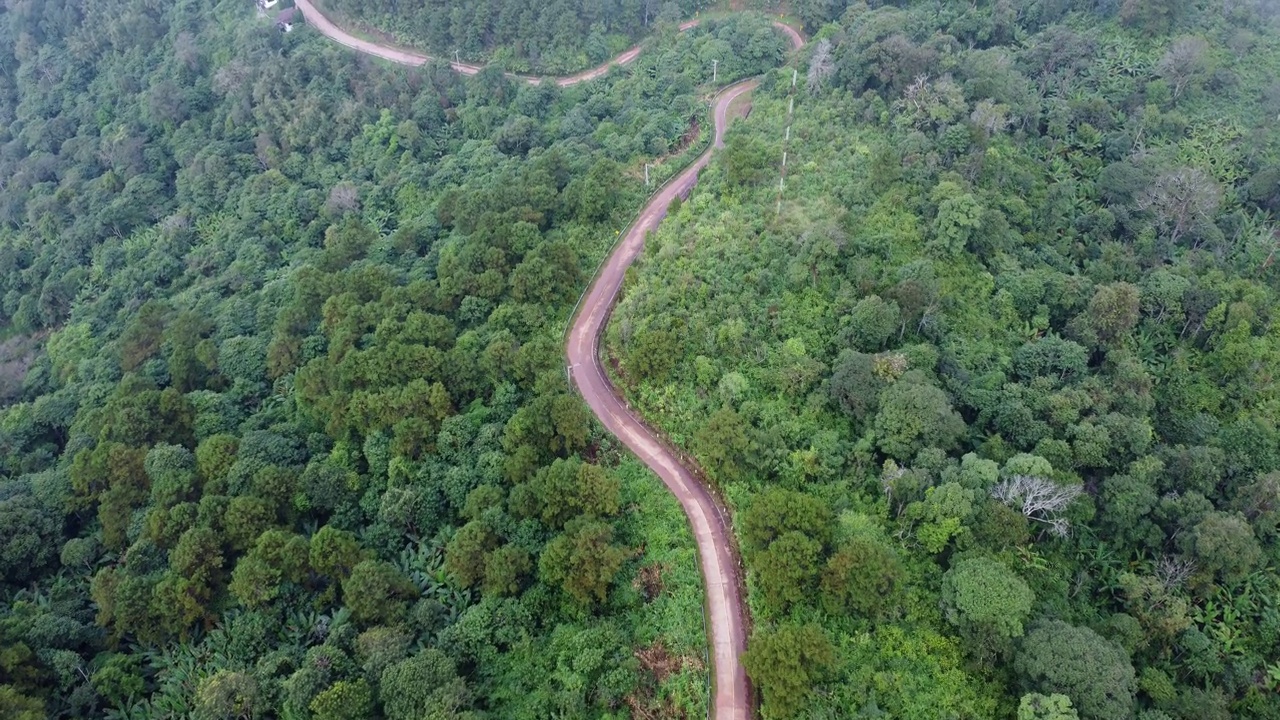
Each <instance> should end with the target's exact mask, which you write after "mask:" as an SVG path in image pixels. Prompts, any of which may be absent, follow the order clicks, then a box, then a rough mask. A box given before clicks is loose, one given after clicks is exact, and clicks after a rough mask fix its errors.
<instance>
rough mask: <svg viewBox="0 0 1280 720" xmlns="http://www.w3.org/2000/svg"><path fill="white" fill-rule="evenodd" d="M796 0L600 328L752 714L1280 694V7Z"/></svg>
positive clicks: (1272, 709)
mask: <svg viewBox="0 0 1280 720" xmlns="http://www.w3.org/2000/svg"><path fill="white" fill-rule="evenodd" d="M789 7H790V8H791V9H792V10H793V11H794V12H796V13H797V14H798V15H799V16H800V17H801V19H802V20H803V21H804V22H805V25H806V28H807V29H808V30H809V31H811V32H813V33H814V36H813V38H812V39H811V42H810V43H809V45H808V47H807V49H806V51H805V53H804V55H803V57H802V58H801V59H800V62H799V64H798V66H797V68H796V70H798V71H799V74H800V77H801V78H802V81H801V82H800V83H799V87H797V88H795V89H794V90H793V88H792V77H793V75H792V71H791V70H790V69H783V70H778V71H773V72H770V73H769V74H767V75H766V77H765V79H764V80H763V82H762V85H761V88H760V89H759V90H758V91H757V92H756V94H755V97H754V107H753V110H752V112H751V115H750V117H749V118H748V119H747V120H746V121H744V122H743V123H742V124H740V125H738V126H735V129H734V130H733V131H732V133H731V134H730V137H729V139H728V142H727V147H726V150H725V152H724V153H723V154H722V155H720V156H719V157H718V159H717V160H715V161H713V163H712V165H711V166H710V168H709V169H708V170H707V172H706V173H704V176H703V178H702V180H701V182H700V183H699V185H698V186H697V188H696V189H695V190H694V192H693V193H692V195H691V196H690V197H689V198H688V200H687V201H686V202H683V203H681V204H679V206H678V207H673V208H672V212H671V215H670V216H669V218H668V220H667V222H666V223H665V224H664V225H663V226H662V228H661V229H659V231H658V232H657V233H655V234H654V235H653V236H652V237H651V238H650V240H649V243H648V246H647V249H646V252H645V253H644V255H643V256H642V258H641V260H640V261H639V262H638V264H637V266H636V267H635V268H633V270H632V276H631V278H630V281H629V283H628V285H627V286H626V287H625V289H624V298H623V300H622V301H621V303H620V305H619V307H618V310H617V312H616V313H615V315H614V319H613V321H612V323H611V326H610V328H609V331H608V335H607V338H606V340H607V348H606V351H605V352H606V354H607V355H608V356H609V358H610V360H611V363H610V366H612V367H613V368H615V378H616V381H617V382H618V384H619V385H620V386H621V387H623V388H624V389H625V391H626V393H627V395H628V397H629V398H630V400H631V402H632V404H633V406H635V407H637V408H639V409H640V410H641V411H642V412H643V413H644V414H645V416H646V417H647V418H648V419H649V420H650V421H651V422H653V423H654V424H656V425H657V426H658V427H660V428H661V429H663V430H664V431H665V432H666V433H667V434H668V435H669V436H670V437H672V438H673V439H675V440H676V441H677V442H678V443H680V444H682V445H683V446H685V447H688V448H689V449H690V450H691V451H692V452H693V453H694V455H695V456H696V457H697V459H698V460H699V462H700V463H701V464H702V466H703V467H704V468H705V470H706V472H707V475H708V477H709V478H710V480H711V481H712V482H713V483H715V484H716V485H717V486H718V487H719V488H720V489H721V490H722V491H723V492H724V493H725V495H726V496H727V497H728V498H729V500H730V503H731V505H732V506H733V510H734V512H735V517H736V523H735V524H736V527H737V531H738V535H739V538H740V540H741V542H742V550H743V558H744V561H745V563H746V567H747V571H748V588H749V591H750V592H749V595H750V600H749V602H750V606H751V611H752V616H753V620H754V622H755V629H754V634H753V635H752V636H751V638H750V640H749V642H748V650H747V658H746V668H747V670H748V672H749V674H750V675H751V677H752V679H753V682H754V683H755V686H756V687H757V688H759V689H760V691H761V693H762V696H763V707H762V715H763V716H764V717H768V718H788V717H797V718H799V717H805V718H808V717H876V716H885V717H895V718H896V717H904V718H905V717H913V718H914V717H919V718H935V717H966V718H967V717H974V718H979V717H981V718H986V717H1004V718H1014V717H1016V718H1018V719H1019V720H1023V719H1028V720H1030V719H1032V718H1076V717H1079V718H1087V719H1089V720H1112V719H1115V720H1125V719H1131V718H1135V717H1136V718H1141V720H1167V719H1169V718H1175V719H1177V720H1203V719H1204V718H1222V719H1224V720H1225V718H1275V717H1280V701H1277V698H1278V697H1280V695H1277V693H1276V690H1277V687H1278V685H1277V683H1278V682H1280V666H1277V664H1276V658H1275V652H1274V650H1275V648H1276V647H1277V642H1278V641H1280V623H1278V622H1277V618H1280V614H1277V611H1278V609H1280V608H1278V606H1277V604H1276V597H1277V596H1278V595H1277V593H1278V591H1280V577H1278V576H1277V565H1278V563H1280V544H1278V543H1277V525H1276V520H1277V517H1278V516H1277V515H1276V503H1277V497H1278V496H1277V495H1276V491H1277V490H1278V489H1280V483H1278V479H1280V429H1278V427H1277V422H1278V418H1280V405H1277V397H1278V395H1277V392H1278V390H1280V386H1278V385H1277V383H1276V377H1277V370H1280V368H1278V367H1277V364H1276V358H1277V357H1280V344H1278V343H1277V335H1276V324H1275V322H1274V314H1275V312H1274V308H1275V307H1276V305H1277V301H1278V299H1280V298H1278V296H1277V292H1278V289H1280V274H1277V273H1278V271H1277V268H1276V263H1275V252H1276V249H1277V246H1278V245H1280V217H1278V215H1277V213H1280V129H1278V127H1280V126H1277V124H1276V122H1275V118H1276V117H1277V115H1278V114H1280V80H1278V78H1280V25H1278V24H1277V10H1280V8H1278V7H1277V6H1276V5H1275V4H1274V3H1268V2H1254V3H1248V2H1246V3H1235V2H1227V3H1201V4H1190V3H1178V2H1164V1H1160V2H1145V0H1131V1H1129V0H1127V1H1126V2H1123V3H1105V2H1104V3H1092V2H1091V3H1053V2H1032V3H1023V4H1012V3H1002V2H992V3H977V4H974V3H894V4H886V5H880V4H877V3H868V4H863V3H860V2H825V1H824V2H796V3H792V4H790V6H789ZM792 100H794V114H793V115H792V114H789V112H788V109H789V107H790V105H791V102H792ZM784 153H785V157H786V158H787V159H786V164H785V180H780V175H782V173H783V172H784V168H783V157H784Z"/></svg>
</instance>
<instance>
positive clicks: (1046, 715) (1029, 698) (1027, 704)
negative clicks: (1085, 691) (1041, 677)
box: [1018, 693, 1080, 720]
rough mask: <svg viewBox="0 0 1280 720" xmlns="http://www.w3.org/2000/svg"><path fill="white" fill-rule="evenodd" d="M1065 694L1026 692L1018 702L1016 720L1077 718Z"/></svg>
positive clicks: (1069, 719) (1075, 719) (1063, 719)
mask: <svg viewBox="0 0 1280 720" xmlns="http://www.w3.org/2000/svg"><path fill="white" fill-rule="evenodd" d="M1079 718H1080V716H1079V715H1078V714H1077V713H1076V709H1075V707H1073V706H1072V705H1071V698H1069V697H1067V696H1066V695H1059V694H1056V693H1055V694H1053V695H1041V694H1040V693H1027V694H1026V695H1023V696H1022V701H1021V702H1019V703H1018V720H1079Z"/></svg>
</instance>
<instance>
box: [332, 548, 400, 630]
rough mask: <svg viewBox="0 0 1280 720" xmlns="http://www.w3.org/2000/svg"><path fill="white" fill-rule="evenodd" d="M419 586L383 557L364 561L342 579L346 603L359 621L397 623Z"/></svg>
mask: <svg viewBox="0 0 1280 720" xmlns="http://www.w3.org/2000/svg"><path fill="white" fill-rule="evenodd" d="M417 596H418V588H417V587H415V586H414V584H413V582H411V581H410V580H409V578H407V577H405V576H404V574H403V573H401V572H400V571H399V570H397V569H396V566H394V565H392V564H391V563H388V562H383V561H381V560H364V561H362V562H360V563H359V564H357V565H356V566H355V567H353V568H351V575H349V576H348V577H347V578H346V579H345V580H343V581H342V602H343V604H344V605H346V606H347V607H348V608H350V609H351V616H352V617H353V618H355V619H356V621H357V622H362V623H378V622H394V621H396V620H399V619H400V618H402V617H403V616H404V613H405V611H406V609H407V603H408V601H409V600H411V599H413V598H416V597H417Z"/></svg>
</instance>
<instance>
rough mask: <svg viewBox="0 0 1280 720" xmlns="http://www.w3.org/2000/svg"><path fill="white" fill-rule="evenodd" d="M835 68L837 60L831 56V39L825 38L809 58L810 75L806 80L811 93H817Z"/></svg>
mask: <svg viewBox="0 0 1280 720" xmlns="http://www.w3.org/2000/svg"><path fill="white" fill-rule="evenodd" d="M835 69H836V64H835V60H833V59H832V57H831V41H830V40H828V39H826V38H823V39H821V40H819V41H818V44H817V46H816V47H814V49H813V56H812V57H810V58H809V75H808V77H807V80H806V83H807V85H808V88H809V94H811V95H816V94H817V93H818V91H819V90H821V89H822V86H823V84H824V83H825V82H826V81H827V78H829V77H831V73H833V72H835Z"/></svg>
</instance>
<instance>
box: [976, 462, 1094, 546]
mask: <svg viewBox="0 0 1280 720" xmlns="http://www.w3.org/2000/svg"><path fill="white" fill-rule="evenodd" d="M1082 492H1084V489H1083V488H1082V487H1081V486H1079V485H1059V484H1058V483H1055V482H1053V481H1052V480H1048V479H1046V478H1041V477H1035V476H1032V475H1014V476H1013V477H1011V478H1009V479H1008V480H1004V481H1002V482H1000V483H997V484H996V486H995V487H993V488H991V497H993V498H995V499H996V500H999V501H1000V502H1002V503H1004V504H1005V505H1008V506H1009V507H1011V508H1014V509H1015V510H1020V511H1021V512H1022V514H1023V515H1024V516H1026V517H1027V519H1029V520H1034V521H1036V522H1038V523H1043V524H1045V525H1047V526H1049V531H1050V532H1052V533H1053V534H1054V535H1057V536H1058V537H1066V536H1067V535H1068V534H1069V533H1070V532H1071V523H1070V521H1069V520H1067V519H1066V518H1063V517H1058V516H1057V515H1058V513H1060V512H1062V511H1063V510H1065V509H1066V508H1067V506H1068V505H1070V504H1071V503H1072V502H1073V501H1074V500H1075V499H1076V498H1078V497H1080V494H1081V493H1082Z"/></svg>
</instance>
